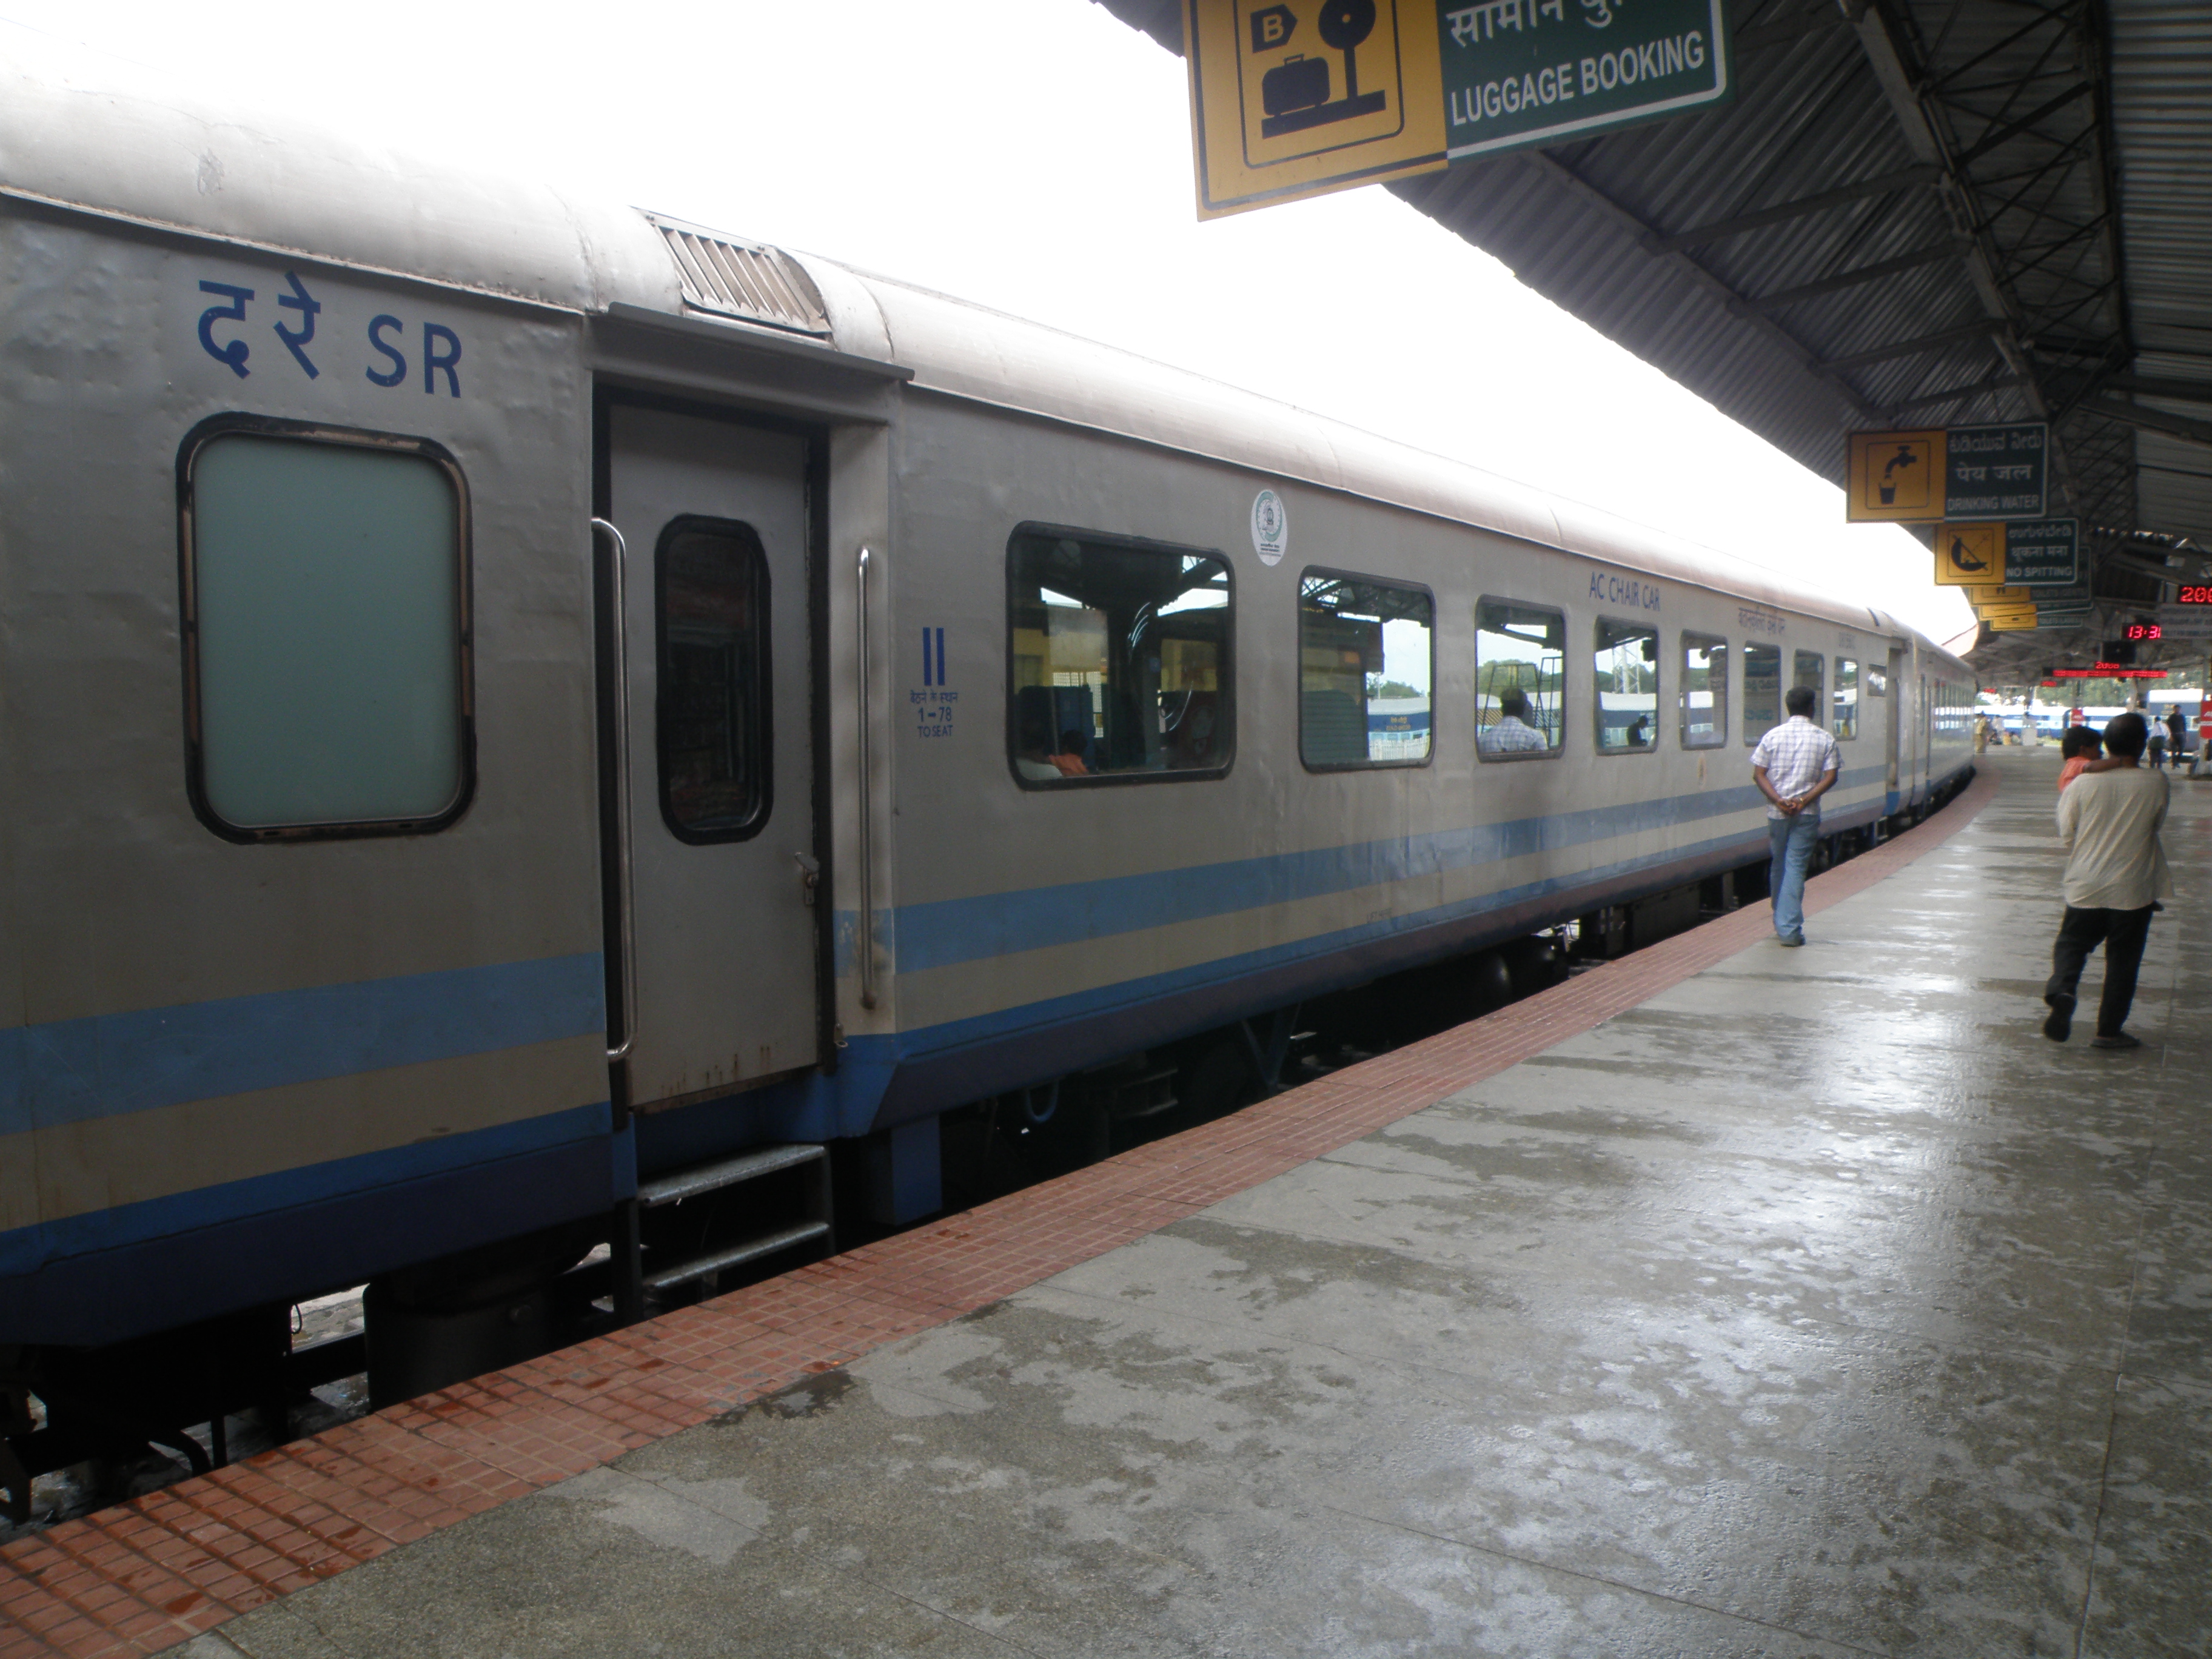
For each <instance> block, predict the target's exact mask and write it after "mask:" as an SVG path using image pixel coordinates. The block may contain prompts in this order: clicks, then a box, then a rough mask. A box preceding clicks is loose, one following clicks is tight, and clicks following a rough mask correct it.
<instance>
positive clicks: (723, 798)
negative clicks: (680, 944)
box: [653, 516, 769, 842]
mask: <svg viewBox="0 0 2212 1659" xmlns="http://www.w3.org/2000/svg"><path fill="white" fill-rule="evenodd" d="M653 593H654V610H655V622H656V627H657V631H658V634H659V679H658V681H657V682H656V684H657V685H658V687H659V692H658V702H657V706H656V720H655V726H656V730H657V736H658V744H659V751H660V814H661V817H662V818H663V819H664V820H665V822H666V823H667V825H668V827H669V829H671V831H673V832H674V834H675V835H676V836H677V837H678V839H680V840H683V841H688V842H716V841H742V840H744V838H745V837H746V836H753V835H757V834H758V833H759V832H760V830H761V829H762V827H763V825H764V824H766V823H767V822H768V815H769V689H768V688H769V676H768V644H769V641H768V623H767V618H768V556H767V554H766V553H765V552H764V551H763V549H762V547H761V539H760V536H759V533H758V532H757V531H755V530H754V529H753V527H752V526H750V525H749V524H744V523H740V522H739V521H738V520H734V519H705V518H696V517H690V516H686V517H684V518H680V519H676V520H671V522H670V523H669V526H668V527H667V529H665V530H664V531H663V532H661V535H660V544H659V548H658V549H657V550H656V551H655V553H654V556H653Z"/></svg>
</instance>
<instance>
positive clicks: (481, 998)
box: [0, 951, 606, 1133]
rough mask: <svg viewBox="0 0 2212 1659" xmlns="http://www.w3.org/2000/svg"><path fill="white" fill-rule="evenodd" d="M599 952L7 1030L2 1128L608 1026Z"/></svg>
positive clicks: (0, 1066)
mask: <svg viewBox="0 0 2212 1659" xmlns="http://www.w3.org/2000/svg"><path fill="white" fill-rule="evenodd" d="M605 1002H606V996H605V977H604V974H603V970H602V968H601V963H600V957H599V952H598V951H585V952H581V953H580V954H578V955H575V956H568V957H543V958H540V959H538V960H537V961H532V962H502V963H492V964H490V965H489V966H486V967H480V968H456V969H447V970H446V971H444V972H441V973H435V974H409V975H401V976H399V977H397V978H392V979H373V980H363V981H357V982H355V983H351V984H345V985H319V986H316V987H313V988H311V989H307V990H300V991H271V992H267V993H265V994H261V995H258V996H246V997H228V998H224V999H222V1000H216V1001H211V1002H192V1003H184V1004H181V1005H179V1006H174V1007H169V1008H146V1009H139V1010H137V1011H134V1012H130V1013H120V1014H99V1015H94V1016H92V1017H91V1018H84V1019H66V1020H56V1021H53V1022H52V1023H51V1024H44V1025H27V1026H18V1027H14V1028H11V1029H9V1030H0V1133H10V1132H15V1133H20V1132H21V1131H23V1130H26V1129H33V1128H44V1127H52V1126H55V1125H58V1124H64V1123H78V1122H83V1121H88V1120H89V1119H93V1118H100V1117H110V1116H114V1115H119V1114H122V1113H125V1112H143V1111H148V1110H150V1109H153V1108H155V1107H158V1106H173V1105H179V1104H181V1103H184V1102H185V1101H188V1100H205V1099H209V1098H210V1097H215V1096H220V1095H234V1094H243V1093H245V1092H246V1091H249V1090H254V1089H274V1088H280V1087H283V1085H287V1084H295V1083H312V1082H316V1081H319V1080H320V1079H325V1078H333V1077H349V1076H352V1075H353V1074H355V1073H361V1072H378V1071H384V1070H387V1069H389V1068H390V1067H392V1066H412V1065H419V1064H421V1063H422V1062H424V1061H428V1060H457V1059H459V1058H460V1057H462V1056H463V1055H466V1054H489V1053H493V1052H495V1051H497V1050H499V1049H501V1048H522V1047H525V1046H526V1045H528V1044H531V1043H536V1042H554V1041H557V1040H558V1039H560V1038H562V1037H574V1036H590V1035H592V1034H595V1033H598V1032H601V1031H604V1030H605V1029H606V1012H605Z"/></svg>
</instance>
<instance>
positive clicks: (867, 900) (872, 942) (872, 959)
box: [854, 547, 876, 1008]
mask: <svg viewBox="0 0 2212 1659" xmlns="http://www.w3.org/2000/svg"><path fill="white" fill-rule="evenodd" d="M870 557H871V556H870V554H869V552H868V550H867V549H866V548H865V547H864V548H862V549H861V550H860V562H859V567H858V571H857V575H858V584H859V585H858V588H857V590H856V593H855V596H854V612H855V616H856V619H857V622H858V624H859V635H860V927H859V929H858V930H857V932H856V933H855V936H854V947H855V948H856V949H857V950H858V951H859V953H860V1006H862V1007H863V1008H872V1007H874V1006H876V860H875V841H874V836H873V835H872V833H871V830H872V826H871V823H870V818H869V812H868V783H869V774H870V770H871V765H870V757H869V743H868V725H869V718H870V714H871V713H872V702H871V699H870V697H869V693H868V564H869V560H870Z"/></svg>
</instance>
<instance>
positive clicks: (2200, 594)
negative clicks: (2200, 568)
mask: <svg viewBox="0 0 2212 1659" xmlns="http://www.w3.org/2000/svg"><path fill="white" fill-rule="evenodd" d="M2173 602H2174V603H2175V604H2176V605H2212V586H2201V587H2200V586H2190V585H2188V584H2186V583H2185V584H2184V585H2183V586H2182V588H2181V591H2180V592H2178V593H2176V594H2175V595H2174V596H2173Z"/></svg>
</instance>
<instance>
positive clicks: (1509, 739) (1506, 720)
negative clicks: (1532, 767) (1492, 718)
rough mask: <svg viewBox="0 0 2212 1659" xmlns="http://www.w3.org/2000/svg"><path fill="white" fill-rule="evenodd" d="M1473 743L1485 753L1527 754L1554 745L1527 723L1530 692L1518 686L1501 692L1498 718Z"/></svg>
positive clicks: (1539, 751)
mask: <svg viewBox="0 0 2212 1659" xmlns="http://www.w3.org/2000/svg"><path fill="white" fill-rule="evenodd" d="M1474 746H1475V747H1476V748H1477V749H1479V750H1481V751H1482V752H1483V753H1484V754H1486V755H1525V754H1530V753H1541V751H1542V750H1547V749H1549V748H1550V747H1551V746H1552V745H1551V744H1550V743H1549V742H1548V741H1547V740H1546V738H1545V737H1544V734H1543V733H1542V732H1539V731H1538V730H1537V729H1536V728H1535V727H1534V726H1531V725H1529V724H1528V694H1527V693H1526V692H1523V691H1521V690H1511V691H1508V692H1505V693H1504V694H1503V695H1502V696H1499V698H1498V719H1497V721H1496V722H1495V723H1494V724H1493V725H1490V726H1485V727H1484V728H1483V729H1482V731H1481V732H1479V733H1477V734H1476V737H1475V739H1474Z"/></svg>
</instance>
